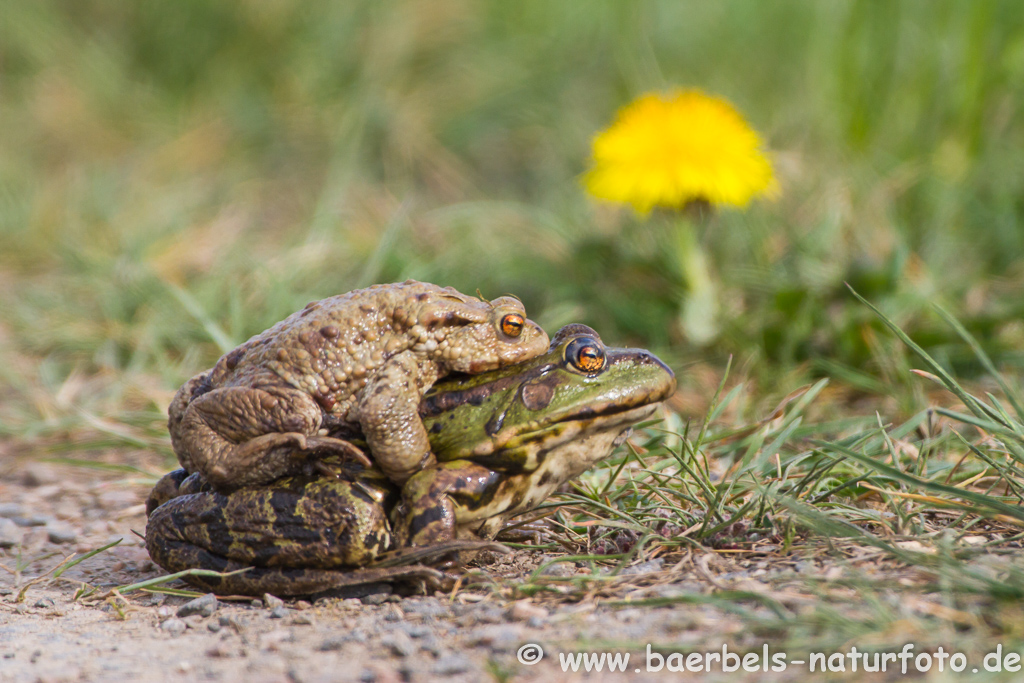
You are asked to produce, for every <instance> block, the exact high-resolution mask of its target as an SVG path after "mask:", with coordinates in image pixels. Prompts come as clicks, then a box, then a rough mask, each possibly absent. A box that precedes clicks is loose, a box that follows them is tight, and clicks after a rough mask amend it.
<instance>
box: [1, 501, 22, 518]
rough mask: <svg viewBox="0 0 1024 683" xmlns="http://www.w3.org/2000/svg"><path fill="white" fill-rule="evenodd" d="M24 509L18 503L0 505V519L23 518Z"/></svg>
mask: <svg viewBox="0 0 1024 683" xmlns="http://www.w3.org/2000/svg"><path fill="white" fill-rule="evenodd" d="M24 516H25V508H24V507H23V506H22V505H21V504H19V503H0V517H24Z"/></svg>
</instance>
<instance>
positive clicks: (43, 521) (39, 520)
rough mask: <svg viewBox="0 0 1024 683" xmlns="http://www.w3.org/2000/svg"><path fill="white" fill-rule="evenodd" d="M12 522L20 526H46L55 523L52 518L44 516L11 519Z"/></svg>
mask: <svg viewBox="0 0 1024 683" xmlns="http://www.w3.org/2000/svg"><path fill="white" fill-rule="evenodd" d="M10 519H11V521H12V522H14V523H15V524H17V525H18V526H46V525H47V524H49V523H50V522H52V521H53V519H52V518H50V517H44V516H42V515H31V516H29V517H11V518H10Z"/></svg>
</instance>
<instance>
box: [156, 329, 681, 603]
mask: <svg viewBox="0 0 1024 683" xmlns="http://www.w3.org/2000/svg"><path fill="white" fill-rule="evenodd" d="M674 390H675V377H674V375H673V374H672V371H671V370H670V369H669V368H668V367H667V366H666V365H665V364H664V363H662V362H661V361H660V360H658V358H656V357H655V356H654V355H653V354H651V353H650V352H648V351H644V350H642V349H621V348H609V347H606V346H605V345H604V344H603V343H602V341H601V338H600V337H599V336H598V335H597V333H596V332H594V330H592V329H590V328H589V327H586V326H585V325H578V324H575V325H568V326H566V327H563V328H562V329H561V330H559V332H558V333H557V334H556V335H555V337H554V338H553V339H552V341H551V345H550V348H549V350H548V352H547V353H546V354H545V355H543V356H539V357H537V358H534V359H532V360H528V361H526V362H524V363H520V364H518V365H515V366H510V367H506V368H502V369H499V370H494V371H491V372H487V373H483V374H476V375H452V376H449V377H448V378H446V379H444V380H442V381H440V382H438V383H437V384H435V385H434V386H433V387H432V388H431V389H430V391H428V392H427V393H426V394H425V396H424V397H423V399H422V401H421V402H420V406H419V417H420V419H421V420H422V422H423V425H424V427H425V428H426V431H427V434H428V436H429V439H430V446H431V450H432V451H433V452H434V453H435V455H436V457H437V462H436V463H435V464H432V465H430V466H428V467H425V468H423V469H421V470H420V471H419V472H417V473H416V474H414V475H413V476H411V477H410V478H409V479H408V480H407V481H406V482H405V484H404V485H402V486H398V485H396V484H395V483H394V482H393V481H392V480H391V479H390V478H389V477H388V476H387V475H386V474H384V473H383V472H382V471H381V470H380V469H379V468H377V467H364V466H363V465H362V464H360V463H357V462H355V461H353V460H351V459H348V460H339V461H337V462H331V461H330V460H326V461H322V468H321V471H320V472H318V473H316V474H305V475H301V476H292V477H286V478H283V479H280V480H277V481H274V482H273V483H271V484H269V485H266V486H255V487H248V488H242V489H238V490H235V491H233V492H226V493H225V492H218V491H216V490H214V489H213V488H212V487H211V486H210V485H209V484H208V483H207V482H205V481H204V480H203V479H202V477H201V476H199V475H191V476H189V475H187V473H185V472H183V471H181V470H179V471H177V472H174V473H171V474H170V475H167V476H166V477H165V478H164V479H163V480H162V481H161V482H160V483H159V484H158V485H157V487H156V488H154V491H153V493H152V494H151V496H150V500H149V501H148V502H147V505H148V508H149V509H150V511H151V515H150V519H149V524H148V526H147V529H146V545H147V548H148V549H149V552H150V555H151V556H152V557H153V559H154V560H155V561H156V562H157V563H158V564H159V565H161V566H162V567H164V568H166V569H168V570H170V571H181V570H183V569H187V568H194V567H199V568H206V569H213V570H217V571H221V572H225V571H234V570H241V569H244V568H246V567H252V569H249V570H248V571H245V572H242V573H239V574H235V575H232V576H228V577H223V578H220V577H199V576H192V577H189V578H188V580H189V581H190V582H192V583H194V584H196V585H199V586H200V587H202V588H204V589H207V590H213V591H216V592H219V593H239V594H261V593H263V592H269V593H273V594H277V595H305V594H310V593H315V592H319V591H322V590H326V589H329V588H336V587H340V586H344V585H351V584H353V583H364V582H367V581H374V580H381V579H392V578H399V577H401V578H407V577H414V576H418V577H421V578H429V577H434V578H436V576H437V572H436V570H435V569H433V568H431V567H429V566H427V564H425V563H436V561H437V560H439V559H440V558H443V557H445V556H450V555H451V552H452V550H453V549H459V548H462V547H475V546H474V543H479V542H480V541H488V540H490V539H493V538H494V537H495V535H496V534H497V533H498V532H499V531H500V530H501V528H502V527H503V526H504V524H505V522H506V520H508V519H509V518H511V517H514V516H516V515H519V514H521V513H523V512H526V511H528V510H530V509H532V508H534V507H536V506H537V505H539V504H540V503H541V502H543V501H544V500H545V499H546V498H547V497H548V496H549V495H550V494H551V493H552V492H553V491H554V490H555V489H556V488H557V487H558V486H560V485H561V484H563V483H564V482H566V481H568V480H570V479H572V478H573V477H575V476H577V475H579V474H580V473H582V472H583V471H585V470H586V469H588V468H589V467H591V466H592V465H593V464H594V463H596V462H598V461H600V460H601V459H603V458H605V457H607V456H608V455H609V454H610V453H611V451H612V450H613V449H614V447H615V446H616V445H618V444H619V443H621V441H622V440H623V439H624V438H625V435H626V432H627V430H629V428H630V427H631V426H632V425H634V424H635V423H637V422H638V421H640V420H643V419H644V418H646V417H649V416H650V415H651V414H653V412H654V411H655V410H656V408H657V404H658V403H659V402H660V401H662V400H664V399H666V398H667V397H668V396H670V395H671V394H672V392H673V391H674ZM349 438H350V439H351V440H352V442H353V443H355V444H359V443H360V442H359V441H358V440H357V437H356V436H353V435H350V436H349ZM396 564H398V565H400V566H392V565H396Z"/></svg>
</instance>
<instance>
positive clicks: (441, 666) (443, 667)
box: [434, 654, 473, 676]
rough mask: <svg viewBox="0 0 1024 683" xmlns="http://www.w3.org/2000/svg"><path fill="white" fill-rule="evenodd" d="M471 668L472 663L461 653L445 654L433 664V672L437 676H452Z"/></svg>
mask: <svg viewBox="0 0 1024 683" xmlns="http://www.w3.org/2000/svg"><path fill="white" fill-rule="evenodd" d="M471 668H473V664H472V663H471V662H470V661H469V660H468V659H466V658H465V657H463V656H462V655H457V654H447V655H444V656H443V657H441V658H440V659H438V660H437V663H436V664H435V665H434V673H436V674H437V675H439V676H454V675H456V674H461V673H466V672H467V671H469V670H470V669H471Z"/></svg>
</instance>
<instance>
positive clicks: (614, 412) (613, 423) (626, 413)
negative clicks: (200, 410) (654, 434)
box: [503, 401, 661, 448]
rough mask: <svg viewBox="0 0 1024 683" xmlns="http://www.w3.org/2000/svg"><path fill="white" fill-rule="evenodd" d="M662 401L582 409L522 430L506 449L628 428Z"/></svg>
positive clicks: (555, 442) (551, 442) (653, 410)
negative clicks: (542, 424)
mask: <svg viewBox="0 0 1024 683" xmlns="http://www.w3.org/2000/svg"><path fill="white" fill-rule="evenodd" d="M660 403H661V402H660V401H655V402H652V403H646V404H644V405H640V406H633V407H629V406H619V405H613V406H609V407H608V408H607V409H606V410H596V409H584V410H579V411H577V412H576V413H574V414H571V415H565V416H563V417H560V418H559V419H557V420H555V421H553V422H549V423H547V424H545V425H544V426H542V427H539V428H534V429H525V430H522V431H519V432H517V433H516V434H515V435H512V436H511V438H509V439H508V440H507V441H506V442H505V443H504V444H503V448H516V447H517V446H522V445H524V444H528V443H536V444H543V445H544V446H552V445H557V444H561V443H564V442H566V441H571V440H572V439H578V438H580V437H582V436H587V435H590V434H596V433H597V432H607V431H612V430H614V429H621V430H622V431H625V430H626V429H628V428H629V427H631V426H633V425H634V424H636V423H637V422H640V421H641V420H643V419H645V418H647V417H650V416H651V415H653V414H654V412H655V411H656V410H657V409H658V406H659V405H660Z"/></svg>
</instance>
